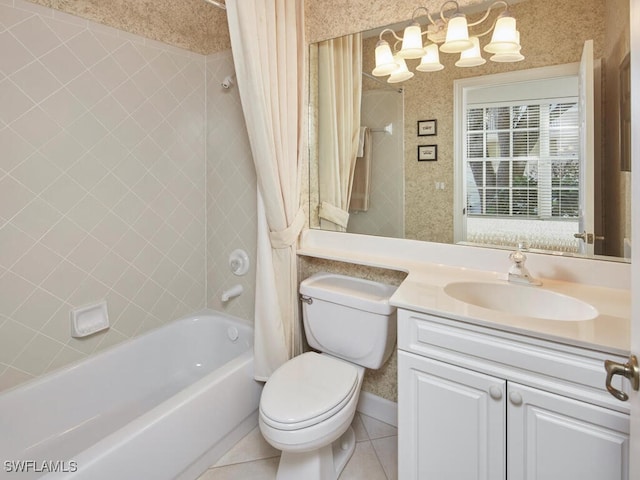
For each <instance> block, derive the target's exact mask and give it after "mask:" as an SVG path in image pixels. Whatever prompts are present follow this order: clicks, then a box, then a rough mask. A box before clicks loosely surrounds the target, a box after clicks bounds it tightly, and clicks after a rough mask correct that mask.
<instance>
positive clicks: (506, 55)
mask: <svg viewBox="0 0 640 480" xmlns="http://www.w3.org/2000/svg"><path fill="white" fill-rule="evenodd" d="M516 38H517V41H518V48H516V49H514V50H513V51H511V52H509V51H505V52H500V53H496V54H495V55H492V56H491V58H490V60H491V61H493V62H521V61H522V60H524V55H522V54H521V53H520V32H518V31H516Z"/></svg>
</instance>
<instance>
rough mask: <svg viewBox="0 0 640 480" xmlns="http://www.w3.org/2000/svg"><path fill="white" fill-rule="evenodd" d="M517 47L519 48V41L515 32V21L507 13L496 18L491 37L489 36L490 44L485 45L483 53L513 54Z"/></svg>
mask: <svg viewBox="0 0 640 480" xmlns="http://www.w3.org/2000/svg"><path fill="white" fill-rule="evenodd" d="M518 47H520V41H519V39H518V33H517V31H516V19H515V18H513V17H512V16H511V15H509V14H508V13H503V14H501V15H500V17H498V21H497V22H496V26H495V28H494V29H493V35H491V42H489V43H488V44H487V45H485V47H484V51H485V52H489V53H502V52H515V51H517V50H518Z"/></svg>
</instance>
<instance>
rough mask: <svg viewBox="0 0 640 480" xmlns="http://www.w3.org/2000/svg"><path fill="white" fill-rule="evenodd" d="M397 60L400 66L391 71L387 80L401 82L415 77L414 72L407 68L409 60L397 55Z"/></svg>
mask: <svg viewBox="0 0 640 480" xmlns="http://www.w3.org/2000/svg"><path fill="white" fill-rule="evenodd" d="M395 60H396V63H397V64H398V68H396V69H395V70H394V71H393V72H391V75H389V78H388V79H387V82H388V83H400V82H404V81H405V80H409V79H410V78H413V72H410V71H409V69H408V68H407V62H405V61H404V58H399V57H395Z"/></svg>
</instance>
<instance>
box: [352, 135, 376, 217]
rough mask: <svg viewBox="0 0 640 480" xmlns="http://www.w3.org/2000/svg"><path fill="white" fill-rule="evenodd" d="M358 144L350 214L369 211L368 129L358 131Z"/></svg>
mask: <svg viewBox="0 0 640 480" xmlns="http://www.w3.org/2000/svg"><path fill="white" fill-rule="evenodd" d="M360 138H361V141H360V144H361V145H362V149H360V147H358V158H356V167H355V169H354V171H353V183H352V185H351V201H350V202H349V211H350V212H366V211H367V210H369V192H370V190H371V131H370V130H369V128H368V127H362V128H361V129H360Z"/></svg>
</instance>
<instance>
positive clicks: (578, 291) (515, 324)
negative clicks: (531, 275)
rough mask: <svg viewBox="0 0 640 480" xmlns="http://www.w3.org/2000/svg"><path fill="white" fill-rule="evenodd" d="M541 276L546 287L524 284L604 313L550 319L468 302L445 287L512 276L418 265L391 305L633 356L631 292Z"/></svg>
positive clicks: (496, 281) (500, 280)
mask: <svg viewBox="0 0 640 480" xmlns="http://www.w3.org/2000/svg"><path fill="white" fill-rule="evenodd" d="M541 280H542V282H543V285H542V286H540V287H536V286H526V287H522V288H532V289H537V288H542V289H545V290H549V291H553V292H556V293H560V294H563V295H567V296H570V297H573V298H577V299H579V300H582V301H584V302H586V303H588V304H590V305H592V306H593V307H594V308H595V309H596V310H597V311H598V315H597V316H596V317H595V318H594V319H593V320H582V321H565V320H544V319H540V318H533V317H527V316H520V315H514V314H513V313H507V312H502V311H498V310H493V309H487V308H482V307H478V306H475V305H472V304H469V303H465V302H463V301H460V300H457V299H455V298H453V297H451V296H449V295H447V293H445V291H444V287H445V286H446V285H447V284H448V283H450V282H458V281H478V282H495V283H504V284H507V283H508V282H507V281H506V274H501V273H496V272H485V271H478V270H472V269H466V268H460V267H449V266H444V265H435V264H431V265H427V264H425V265H421V266H420V267H418V268H414V269H413V270H412V271H411V272H410V273H409V275H408V276H407V278H406V279H405V280H404V281H403V282H402V284H401V285H400V286H399V287H398V289H397V290H396V292H395V293H394V295H393V296H392V297H391V299H390V303H391V304H392V305H395V306H396V307H398V308H404V309H407V310H412V311H415V312H422V313H427V314H432V315H437V316H440V317H446V318H450V319H453V320H459V321H462V322H466V323H472V324H475V325H482V326H485V327H489V328H496V329H499V330H503V331H508V332H513V333H518V334H521V335H526V336H529V337H534V338H540V339H543V340H550V341H554V342H558V343H563V344H566V345H572V346H577V347H583V348H588V349H591V350H597V351H600V352H605V353H611V354H617V355H623V356H627V355H628V354H629V329H630V322H629V319H630V315H631V297H630V294H629V291H628V290H618V289H611V288H604V287H594V286H590V285H581V284H576V283H571V282H563V281H558V280H550V279H541Z"/></svg>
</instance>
